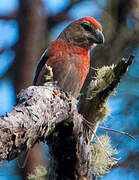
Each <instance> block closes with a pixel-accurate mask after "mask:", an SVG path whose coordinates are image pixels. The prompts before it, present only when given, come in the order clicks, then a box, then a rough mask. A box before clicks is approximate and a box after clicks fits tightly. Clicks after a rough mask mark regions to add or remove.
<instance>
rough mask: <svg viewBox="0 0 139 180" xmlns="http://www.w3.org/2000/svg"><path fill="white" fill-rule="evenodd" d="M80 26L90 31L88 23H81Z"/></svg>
mask: <svg viewBox="0 0 139 180" xmlns="http://www.w3.org/2000/svg"><path fill="white" fill-rule="evenodd" d="M81 26H82V27H83V28H84V29H85V30H86V31H89V32H91V31H92V28H91V27H90V26H89V25H88V24H84V23H82V24H81Z"/></svg>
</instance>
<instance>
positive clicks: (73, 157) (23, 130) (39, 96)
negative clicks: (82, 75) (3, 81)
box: [0, 56, 134, 180]
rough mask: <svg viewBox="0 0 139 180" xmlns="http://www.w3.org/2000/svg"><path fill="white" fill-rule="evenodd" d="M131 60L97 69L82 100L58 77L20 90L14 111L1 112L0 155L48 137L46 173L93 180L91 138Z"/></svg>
mask: <svg viewBox="0 0 139 180" xmlns="http://www.w3.org/2000/svg"><path fill="white" fill-rule="evenodd" d="M133 60H134V57H133V56H131V57H130V58H129V59H128V60H127V61H126V60H125V59H122V60H121V61H120V62H119V63H118V64H117V65H112V66H107V67H103V68H101V69H98V70H97V73H96V78H95V79H94V80H92V81H91V82H90V84H89V87H88V89H87V91H86V94H84V95H83V96H81V98H80V100H79V103H78V101H77V100H75V99H74V98H73V97H71V96H70V95H69V94H68V93H64V92H62V90H61V89H60V88H59V87H57V85H56V83H50V82H49V83H46V84H45V86H36V87H35V86H31V87H29V88H27V89H25V90H22V91H21V92H20V94H19V95H18V97H17V98H18V103H17V105H16V106H15V107H14V109H13V110H12V112H10V113H9V114H7V115H6V116H4V117H1V124H0V134H1V137H0V161H2V160H8V161H10V160H12V159H14V158H16V157H17V156H18V155H19V153H20V152H21V151H25V150H26V151H28V150H29V149H30V148H32V147H33V145H34V144H35V143H36V142H40V141H43V142H44V141H47V143H48V145H49V148H50V154H51V162H50V168H49V169H48V174H47V176H48V179H72V180H73V179H87V180H89V179H90V180H91V173H93V169H92V166H91V163H92V161H91V159H92V157H91V156H92V155H91V141H90V140H91V138H92V136H93V134H94V132H95V131H96V129H97V126H98V123H99V122H100V121H102V120H103V119H104V118H105V117H106V115H107V113H106V109H107V107H106V103H107V99H108V97H109V96H110V94H111V93H112V92H113V91H114V89H115V87H116V86H117V85H118V83H119V81H120V79H121V78H122V76H123V75H124V74H125V73H126V71H127V69H128V67H129V66H130V65H131V64H132V63H133ZM77 105H78V106H77ZM78 111H79V113H80V114H79V113H78ZM81 114H82V115H83V116H82V115H81ZM86 122H89V125H88V124H87V123H86ZM90 130H91V131H90ZM93 158H94V157H93Z"/></svg>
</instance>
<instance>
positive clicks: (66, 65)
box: [33, 17, 104, 98]
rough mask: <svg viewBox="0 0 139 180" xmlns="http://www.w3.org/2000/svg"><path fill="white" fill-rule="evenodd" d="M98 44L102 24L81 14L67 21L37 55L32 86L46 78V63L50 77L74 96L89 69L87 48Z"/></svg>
mask: <svg viewBox="0 0 139 180" xmlns="http://www.w3.org/2000/svg"><path fill="white" fill-rule="evenodd" d="M102 43H104V35H103V32H102V25H101V24H100V23H99V22H98V21H97V20H96V19H95V18H93V17H83V18H80V19H77V20H75V21H73V22H71V23H70V24H69V25H68V26H67V27H66V28H65V29H64V30H63V31H62V32H61V33H60V35H59V36H58V38H57V39H56V40H55V41H53V42H52V43H50V45H49V46H48V48H47V49H46V50H45V52H44V53H43V55H42V56H41V59H40V62H39V63H38V65H37V68H36V72H35V75H34V79H33V85H43V84H44V83H45V82H46V81H47V78H46V67H47V66H50V67H51V68H52V72H53V80H54V81H57V83H58V85H59V87H60V88H61V89H62V90H63V91H65V92H69V93H70V94H71V95H72V96H73V97H75V98H77V97H78V96H79V93H80V90H81V88H82V86H83V84H84V81H85V79H86V76H87V74H88V72H89V68H90V51H91V50H92V49H93V48H94V47H96V45H97V44H102Z"/></svg>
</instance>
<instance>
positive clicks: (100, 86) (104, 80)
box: [88, 64, 115, 99]
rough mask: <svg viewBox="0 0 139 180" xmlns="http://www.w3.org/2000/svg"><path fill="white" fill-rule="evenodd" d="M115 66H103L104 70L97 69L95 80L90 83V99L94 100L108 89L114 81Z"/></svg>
mask: <svg viewBox="0 0 139 180" xmlns="http://www.w3.org/2000/svg"><path fill="white" fill-rule="evenodd" d="M114 67H115V65H114V64H112V65H111V66H103V67H102V68H99V69H96V76H95V80H93V81H92V82H91V83H90V86H89V88H88V98H89V99H92V98H94V97H95V96H96V95H97V94H98V93H99V92H101V91H103V90H104V89H106V88H107V87H108V86H109V85H110V84H111V83H112V82H113V80H114V78H115V74H114V71H113V69H114Z"/></svg>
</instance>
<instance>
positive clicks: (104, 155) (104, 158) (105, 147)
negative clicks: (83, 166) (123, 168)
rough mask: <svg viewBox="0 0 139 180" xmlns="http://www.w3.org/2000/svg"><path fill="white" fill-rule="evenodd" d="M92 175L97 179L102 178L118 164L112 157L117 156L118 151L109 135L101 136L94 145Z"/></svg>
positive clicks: (92, 147)
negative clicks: (111, 142)
mask: <svg viewBox="0 0 139 180" xmlns="http://www.w3.org/2000/svg"><path fill="white" fill-rule="evenodd" d="M91 152H92V162H91V166H92V173H93V174H94V175H95V176H96V177H101V176H103V175H104V174H106V173H108V172H109V170H110V169H111V168H112V167H113V166H114V165H115V164H116V163H117V159H114V158H113V157H112V156H113V155H115V154H117V150H116V149H113V148H112V146H111V144H110V137H109V136H108V135H101V136H100V137H99V140H98V139H97V140H96V142H94V143H92V145H91Z"/></svg>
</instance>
